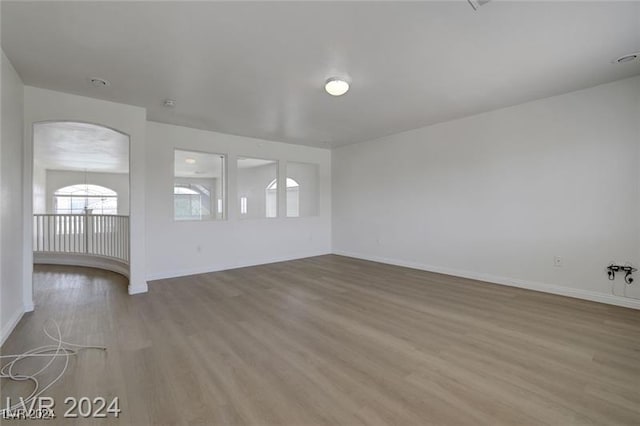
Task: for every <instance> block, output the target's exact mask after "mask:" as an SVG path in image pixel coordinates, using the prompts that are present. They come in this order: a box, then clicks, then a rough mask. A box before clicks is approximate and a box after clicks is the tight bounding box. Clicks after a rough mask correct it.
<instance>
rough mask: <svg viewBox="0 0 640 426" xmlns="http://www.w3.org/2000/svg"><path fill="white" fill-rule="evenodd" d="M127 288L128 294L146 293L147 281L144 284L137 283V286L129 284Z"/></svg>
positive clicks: (147, 288)
mask: <svg viewBox="0 0 640 426" xmlns="http://www.w3.org/2000/svg"><path fill="white" fill-rule="evenodd" d="M128 290H129V295H134V294H140V293H146V292H147V291H149V286H147V283H144V285H137V286H132V285H130V286H129V287H128Z"/></svg>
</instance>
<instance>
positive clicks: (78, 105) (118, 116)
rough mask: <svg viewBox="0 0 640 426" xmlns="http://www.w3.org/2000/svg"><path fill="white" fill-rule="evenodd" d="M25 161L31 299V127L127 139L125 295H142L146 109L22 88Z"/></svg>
mask: <svg viewBox="0 0 640 426" xmlns="http://www.w3.org/2000/svg"><path fill="white" fill-rule="evenodd" d="M24 103H25V105H24V111H25V117H24V118H25V120H24V127H25V159H24V175H23V176H24V183H25V185H24V188H25V197H24V214H25V215H26V217H27V219H29V220H28V221H27V222H25V226H24V233H23V238H24V240H25V241H26V244H25V250H24V257H25V262H24V274H25V281H26V283H27V285H26V289H25V291H26V292H27V293H29V295H28V297H29V298H30V299H31V298H32V295H31V292H32V288H31V280H32V260H33V252H32V242H31V239H32V237H31V236H32V228H33V225H32V223H33V222H32V220H31V219H30V217H31V213H32V211H33V206H32V204H33V199H32V197H31V193H32V191H33V186H32V183H33V176H32V169H33V165H32V159H33V124H34V123H37V122H40V121H64V120H69V121H79V122H87V123H93V124H99V125H102V126H105V127H110V128H112V129H115V130H118V131H120V132H122V133H125V134H127V135H129V137H130V146H129V162H130V174H129V176H130V182H131V186H130V189H131V205H130V221H131V228H130V229H131V236H130V237H131V261H130V276H129V293H131V294H133V293H140V292H145V291H147V283H146V279H145V275H146V274H145V265H146V260H145V242H146V230H145V228H146V221H145V217H146V216H145V206H146V202H145V196H146V191H145V176H146V173H145V168H146V167H145V160H146V154H145V150H146V145H145V143H146V137H145V131H146V110H145V109H144V108H140V107H136V106H131V105H124V104H118V103H114V102H108V101H102V100H98V99H92V98H87V97H83V96H76V95H70V94H67V93H61V92H55V91H51V90H45V89H38V88H35V87H30V86H25V89H24Z"/></svg>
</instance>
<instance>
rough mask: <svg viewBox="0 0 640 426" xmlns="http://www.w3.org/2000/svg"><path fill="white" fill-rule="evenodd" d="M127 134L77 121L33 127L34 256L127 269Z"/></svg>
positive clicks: (35, 259) (37, 260) (48, 261)
mask: <svg viewBox="0 0 640 426" xmlns="http://www.w3.org/2000/svg"><path fill="white" fill-rule="evenodd" d="M129 186H130V185H129V136H128V135H126V134H124V133H121V132H119V131H116V130H113V129H110V128H108V127H104V126H100V125H96V124H91V123H84V122H75V121H47V122H39V123H35V124H34V126H33V191H32V197H33V204H32V205H33V263H34V264H63V265H78V266H90V267H96V268H101V269H107V270H111V271H114V272H118V273H120V274H123V275H125V276H127V277H128V276H129V251H130V248H129V229H130V226H129V201H130V200H129V198H130V196H129V193H130V190H129Z"/></svg>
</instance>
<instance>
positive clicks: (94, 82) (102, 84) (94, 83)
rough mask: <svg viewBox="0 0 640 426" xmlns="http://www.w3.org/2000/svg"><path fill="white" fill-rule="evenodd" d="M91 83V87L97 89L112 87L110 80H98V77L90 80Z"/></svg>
mask: <svg viewBox="0 0 640 426" xmlns="http://www.w3.org/2000/svg"><path fill="white" fill-rule="evenodd" d="M89 83H91V85H92V86H95V87H107V86H111V83H109V80H105V79H104V78H98V77H91V78H89Z"/></svg>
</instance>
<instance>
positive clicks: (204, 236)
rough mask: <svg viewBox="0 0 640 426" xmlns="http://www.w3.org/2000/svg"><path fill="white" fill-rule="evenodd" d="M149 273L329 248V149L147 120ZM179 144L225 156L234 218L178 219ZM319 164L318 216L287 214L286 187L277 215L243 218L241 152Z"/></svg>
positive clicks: (300, 254)
mask: <svg viewBox="0 0 640 426" xmlns="http://www.w3.org/2000/svg"><path fill="white" fill-rule="evenodd" d="M147 139H148V146H150V147H153V149H149V150H148V151H147V163H148V164H153V165H154V167H149V168H148V169H147V179H146V180H147V274H148V277H149V279H153V278H164V277H171V276H179V275H186V274H194V273H200V272H207V271H215V270H220V269H227V268H233V267H239V266H248V265H253V264H259V263H267V262H273V261H279V260H286V259H294V258H300V257H305V256H313V255H319V254H326V253H330V252H331V153H330V151H329V150H325V149H318V148H309V147H304V146H298V145H291V144H284V143H278V142H268V141H263V140H259V139H251V138H245V137H240V136H232V135H225V134H221V133H215V132H208V131H203V130H195V129H190V128H186V127H179V126H172V125H167V124H160V123H154V122H149V123H148V125H147ZM174 148H180V149H185V150H196V151H203V152H211V153H219V154H227V155H228V157H227V159H228V163H227V164H228V167H227V169H228V170H227V192H228V200H231V202H229V203H228V219H227V220H221V221H203V222H193V221H190V222H176V221H174V220H173V200H172V188H173V160H174V154H173V150H174ZM238 156H247V157H254V158H270V159H276V160H280V161H281V164H280V167H279V171H278V173H279V175H280V181H281V182H284V178H285V162H286V161H287V160H290V161H301V162H308V163H317V164H319V165H320V214H319V215H318V216H315V217H306V218H285V217H284V212H285V205H284V185H280V186H279V188H278V191H279V195H280V196H279V197H278V198H279V199H278V203H279V217H278V218H276V219H239V217H240V207H239V202H237V200H238V195H237V187H236V184H237V167H236V163H237V157H238Z"/></svg>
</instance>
